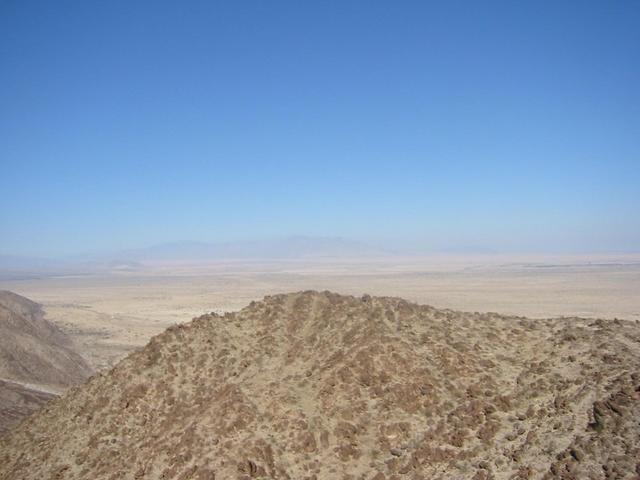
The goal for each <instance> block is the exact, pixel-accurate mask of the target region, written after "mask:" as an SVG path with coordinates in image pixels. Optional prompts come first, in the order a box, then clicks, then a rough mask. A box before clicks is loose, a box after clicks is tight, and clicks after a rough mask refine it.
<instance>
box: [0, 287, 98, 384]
mask: <svg viewBox="0 0 640 480" xmlns="http://www.w3.org/2000/svg"><path fill="white" fill-rule="evenodd" d="M90 374H91V369H90V368H89V366H88V365H87V364H86V362H85V361H84V359H83V358H82V357H81V356H80V355H79V354H78V353H76V351H75V350H74V348H73V344H72V343H71V340H70V339H69V338H68V337H67V336H66V335H65V334H64V333H62V331H60V330H59V329H58V328H57V327H56V326H55V325H54V324H53V323H51V322H49V321H47V320H46V319H45V318H44V312H43V311H42V308H41V307H40V305H38V304H37V303H35V302H33V301H31V300H29V299H28V298H25V297H22V296H20V295H17V294H15V293H12V292H8V291H1V290H0V379H5V380H12V381H17V382H28V383H30V384H43V385H48V386H52V387H54V388H55V387H60V388H64V387H67V386H69V385H74V384H76V383H78V382H82V381H84V380H85V379H86V378H87V377H88V376H89V375H90Z"/></svg>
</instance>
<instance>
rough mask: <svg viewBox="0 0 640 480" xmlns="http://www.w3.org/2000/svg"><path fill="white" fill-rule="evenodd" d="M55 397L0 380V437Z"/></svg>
mask: <svg viewBox="0 0 640 480" xmlns="http://www.w3.org/2000/svg"><path fill="white" fill-rule="evenodd" d="M52 398H55V395H54V394H52V393H48V392H42V391H40V390H34V389H31V388H28V387H25V386H24V385H20V384H18V383H14V382H5V381H3V380H0V435H2V434H3V433H4V432H5V431H7V430H9V429H11V428H13V427H14V426H16V425H17V424H18V423H20V420H22V419H23V418H24V417H26V416H27V415H29V414H31V413H33V412H35V411H36V410H38V409H39V408H40V407H42V405H43V404H45V403H46V402H48V401H49V400H51V399H52Z"/></svg>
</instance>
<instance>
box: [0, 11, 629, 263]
mask: <svg viewBox="0 0 640 480" xmlns="http://www.w3.org/2000/svg"><path fill="white" fill-rule="evenodd" d="M638 25H640V3H639V2H637V1H624V0H618V1H615V2H610V1H604V0H603V1H560V2H558V1H535V2H512V1H504V2H491V1H489V2H474V1H468V2H458V1H452V2H422V1H416V2H381V1H374V2H370V1H346V2H342V1H341V2H298V1H295V2H294V1H291V2H282V1H276V2H257V1H245V2H232V1H230V2H159V1H153V2H151V1H149V2H143V1H141V2H118V1H114V2H91V1H89V2H87V1H82V2H80V1H78V2H67V1H61V2H32V1H3V2H0V87H1V88H0V188H1V191H2V195H3V201H2V204H1V206H0V232H1V235H0V253H5V254H20V255H41V256H49V255H67V254H73V253H77V252H87V251H100V250H117V249H121V248H131V247H138V246H144V245H151V244H157V243H162V242H170V241H176V240H182V239H190V240H198V241H228V240H235V239H260V238H270V237H276V236H286V235H293V234H303V235H312V236H314V235H317V236H344V237H350V238H354V239H359V240H365V241H368V242H371V243H374V244H383V245H387V246H396V247H399V248H406V249H411V250H419V251H428V250H438V249H457V248H471V249H473V248H478V249H492V250H495V251H505V252H513V251H523V252H524V251H526V252H535V251H554V252H555V251H558V252H564V251H567V252H591V251H593V252H600V251H608V252H626V251H640V87H639V86H640V28H638Z"/></svg>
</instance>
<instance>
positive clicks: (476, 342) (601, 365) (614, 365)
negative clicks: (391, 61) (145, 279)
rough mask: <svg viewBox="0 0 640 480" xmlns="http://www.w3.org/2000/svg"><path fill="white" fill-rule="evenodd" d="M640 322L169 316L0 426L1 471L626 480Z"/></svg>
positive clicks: (307, 313) (637, 408)
mask: <svg viewBox="0 0 640 480" xmlns="http://www.w3.org/2000/svg"><path fill="white" fill-rule="evenodd" d="M639 422H640V325H638V323H637V322H630V321H623V320H611V321H603V320H589V319H581V318H559V319H548V320H530V319H527V318H523V317H513V316H503V315H498V314H494V313H485V314H480V313H461V312H455V311H450V310H437V309H435V308H432V307H429V306H420V305H416V304H412V303H409V302H406V301H404V300H401V299H398V298H378V297H369V296H364V297H361V298H355V297H347V296H340V295H337V294H332V293H328V292H324V293H316V292H303V293H296V294H288V295H276V296H271V297H266V298H265V299H264V300H263V301H261V302H252V303H251V304H250V305H249V306H248V307H246V308H244V309H243V310H241V311H240V312H237V313H228V314H225V315H223V316H222V315H216V314H209V315H204V316H202V317H200V318H198V319H195V320H194V321H193V322H191V323H190V324H187V325H180V326H175V327H172V328H169V329H168V330H167V331H166V332H164V333H162V334H160V335H158V336H156V337H154V338H153V339H152V340H151V342H150V343H149V344H148V345H147V346H146V347H145V348H144V349H141V350H139V351H136V352H134V353H132V354H130V355H129V356H128V357H127V358H125V359H124V360H123V361H121V362H120V363H119V364H118V365H116V366H115V367H114V368H113V369H111V370H110V371H108V372H105V373H100V374H97V375H96V376H94V377H93V378H92V379H91V380H90V381H89V382H88V383H87V384H85V385H83V386H80V387H74V388H72V389H70V390H69V391H68V392H67V393H66V394H65V395H63V396H62V397H61V398H59V399H56V400H54V401H52V402H51V403H49V404H47V405H46V406H45V407H44V408H43V409H41V410H40V411H38V412H36V413H35V414H33V415H31V416H30V417H28V418H27V419H26V420H24V421H23V422H22V423H21V424H20V425H19V426H18V427H17V428H15V429H14V430H12V431H10V432H8V433H7V434H6V435H4V436H3V437H0V479H4V480H14V479H86V478H91V479H140V478H149V479H172V478H176V479H182V480H185V479H214V478H215V479H234V478H241V479H251V478H280V479H354V480H356V479H369V480H374V479H375V480H384V479H404V478H407V479H474V480H482V479H490V478H495V479H526V478H534V479H550V478H559V479H632V478H638V476H639V475H640V463H639V462H640V423H639Z"/></svg>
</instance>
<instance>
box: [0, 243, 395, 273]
mask: <svg viewBox="0 0 640 480" xmlns="http://www.w3.org/2000/svg"><path fill="white" fill-rule="evenodd" d="M394 254H395V253H394V252H393V251H391V250H386V249H382V248H377V247H373V246H371V245H368V244H365V243H362V242H357V241H354V240H349V239H345V238H340V237H305V236H292V237H286V238H278V239H271V240H253V241H238V242H218V243H206V242H194V241H183V242H173V243H163V244H158V245H153V246H150V247H145V248H136V249H129V250H122V251H119V252H114V253H103V254H93V255H82V256H74V257H68V258H58V259H47V258H33V257H20V256H11V255H0V276H2V277H4V278H12V277H16V276H18V277H20V276H25V275H27V276H28V275H37V274H45V275H46V274H51V273H59V272H77V273H80V272H83V271H94V270H96V269H109V270H136V269H139V268H142V267H144V265H146V264H153V263H161V262H189V263H191V262H206V261H221V260H278V259H305V258H307V259H320V258H363V257H380V256H390V255H394Z"/></svg>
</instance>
